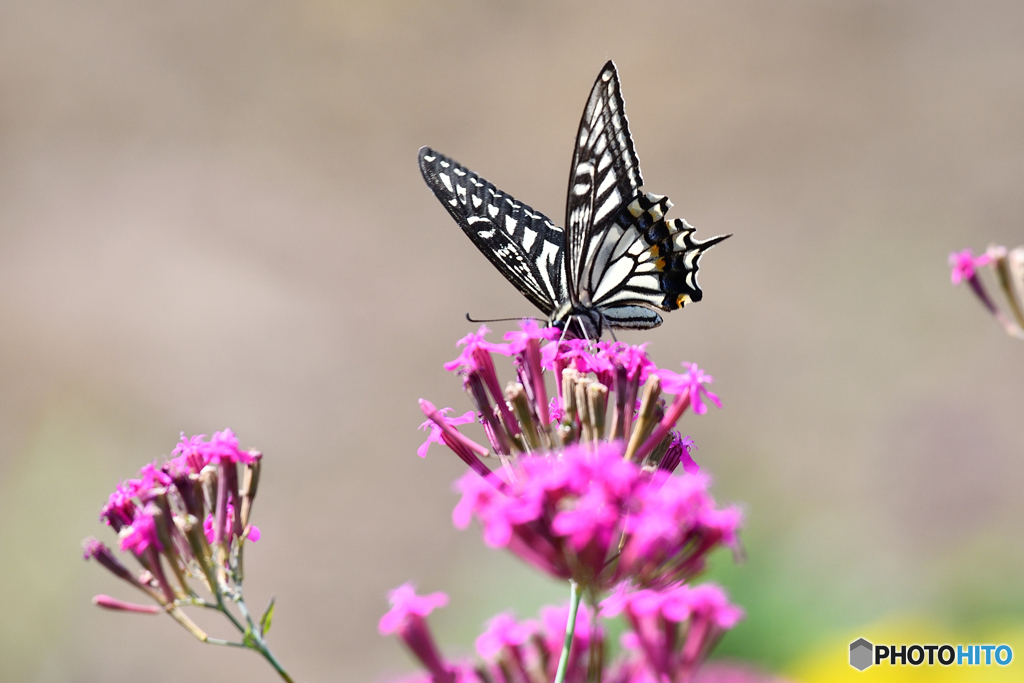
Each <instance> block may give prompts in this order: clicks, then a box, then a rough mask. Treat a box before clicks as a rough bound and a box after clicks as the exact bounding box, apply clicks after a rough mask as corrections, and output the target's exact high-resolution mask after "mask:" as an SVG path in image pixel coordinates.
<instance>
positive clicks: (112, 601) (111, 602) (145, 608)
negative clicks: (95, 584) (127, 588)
mask: <svg viewBox="0 0 1024 683" xmlns="http://www.w3.org/2000/svg"><path fill="white" fill-rule="evenodd" d="M92 604H94V605H97V606H99V607H103V608H104V609H111V610H120V611H122V612H138V613H140V614H160V612H163V609H161V608H160V607H158V606H156V605H139V604H136V603H134V602H124V601H123V600H118V599H117V598H112V597H110V596H109V595H94V596H93V598H92Z"/></svg>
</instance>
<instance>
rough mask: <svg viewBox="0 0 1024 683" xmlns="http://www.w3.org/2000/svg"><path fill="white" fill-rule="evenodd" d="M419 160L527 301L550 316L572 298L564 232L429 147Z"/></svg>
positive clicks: (461, 220)
mask: <svg viewBox="0 0 1024 683" xmlns="http://www.w3.org/2000/svg"><path fill="white" fill-rule="evenodd" d="M419 161H420V172H421V173H422V174H423V179H424V180H425V181H426V182H427V185H428V186H429V187H430V189H431V190H432V191H433V192H434V196H435V197H437V198H438V200H439V201H440V202H441V204H442V205H444V207H445V208H446V209H448V213H450V214H451V215H452V218H454V219H455V221H456V222H457V223H458V224H459V226H460V227H461V228H462V231H463V232H464V233H466V235H468V236H469V239H471V240H473V244H475V245H476V246H477V248H478V249H480V251H482V252H483V253H484V256H486V257H487V258H488V259H489V260H490V261H491V263H493V264H494V266H495V267H496V268H497V269H498V270H499V271H501V274H502V275H504V276H505V278H506V279H507V280H508V281H509V282H511V283H512V284H513V285H515V286H516V289H518V290H519V291H520V292H522V294H523V296H525V297H526V298H527V299H529V300H530V301H531V302H532V303H533V304H534V305H535V306H536V307H537V308H539V309H540V310H542V311H543V312H544V314H545V315H547V316H549V317H550V316H551V315H552V313H554V311H555V309H556V308H557V307H558V305H559V304H560V303H561V302H563V301H565V300H566V299H567V298H568V292H567V290H566V286H565V278H564V277H563V272H564V266H563V264H562V258H563V255H564V253H565V249H564V246H565V234H564V232H563V231H562V228H560V227H558V226H556V225H555V224H554V223H552V222H551V219H549V218H548V217H547V216H545V215H544V214H542V213H540V212H539V211H534V210H533V209H532V208H530V207H529V206H527V205H526V204H523V203H521V202H517V201H516V200H515V199H513V198H512V197H511V196H509V195H507V194H505V193H504V192H502V191H501V190H499V189H497V188H496V187H494V185H492V184H491V183H489V182H487V181H486V180H484V179H483V178H481V177H480V176H478V175H477V174H476V173H473V171H470V170H469V169H468V168H465V167H464V166H462V165H460V164H459V163H458V162H456V161H454V160H453V159H450V158H448V157H446V156H444V155H443V154H439V153H438V152H435V151H434V150H432V149H430V148H429V147H423V148H421V149H420V155H419Z"/></svg>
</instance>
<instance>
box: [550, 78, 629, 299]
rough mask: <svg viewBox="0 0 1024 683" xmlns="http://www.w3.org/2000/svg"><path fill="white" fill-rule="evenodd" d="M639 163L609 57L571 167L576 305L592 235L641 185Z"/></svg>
mask: <svg viewBox="0 0 1024 683" xmlns="http://www.w3.org/2000/svg"><path fill="white" fill-rule="evenodd" d="M643 184H644V181H643V178H642V177H641V176H640V162H639V160H638V159H637V158H636V151H635V150H634V149H633V138H632V137H631V136H630V134H629V124H628V123H627V121H626V113H625V109H624V105H623V102H622V90H621V88H620V87H619V75H618V73H617V72H616V70H615V64H614V63H613V62H611V61H609V62H608V63H607V64H605V65H604V68H602V69H601V73H600V74H599V75H598V77H597V81H596V82H595V83H594V87H593V88H592V89H591V91H590V97H589V98H588V99H587V106H586V107H585V108H584V109H583V116H582V118H581V119H580V128H579V132H578V133H577V134H576V148H575V150H574V151H573V155H572V166H571V167H570V168H569V192H568V197H567V198H566V200H565V227H566V234H567V240H566V244H567V245H568V249H569V254H568V256H567V261H566V275H567V279H568V281H569V295H570V296H571V297H572V300H573V303H574V304H578V303H580V297H581V295H585V294H586V280H587V279H588V277H587V272H586V271H587V268H586V266H587V261H586V259H587V256H588V247H589V242H590V241H591V236H592V235H594V234H595V233H600V232H602V231H604V230H605V229H607V227H608V226H609V225H610V224H611V223H612V221H614V220H615V218H616V217H617V216H618V214H619V212H620V211H621V210H622V207H623V206H624V205H625V204H627V203H629V202H630V201H632V200H633V198H634V197H635V196H636V194H637V192H638V191H639V190H640V186H641V185H643Z"/></svg>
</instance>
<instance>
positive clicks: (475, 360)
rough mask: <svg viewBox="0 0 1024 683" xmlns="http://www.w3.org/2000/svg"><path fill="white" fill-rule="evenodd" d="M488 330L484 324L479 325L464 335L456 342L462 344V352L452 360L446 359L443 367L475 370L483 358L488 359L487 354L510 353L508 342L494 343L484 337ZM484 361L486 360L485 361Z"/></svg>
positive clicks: (448, 369)
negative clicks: (475, 329) (477, 328)
mask: <svg viewBox="0 0 1024 683" xmlns="http://www.w3.org/2000/svg"><path fill="white" fill-rule="evenodd" d="M488 332H490V330H489V329H487V326H486V325H481V326H480V329H479V330H477V331H476V332H470V333H469V334H467V335H466V336H465V337H463V338H462V339H460V340H459V341H458V342H456V345H457V346H464V347H465V348H464V349H462V353H460V354H459V356H458V358H456V359H455V360H452V361H448V362H447V363H445V364H444V369H445V370H447V371H449V372H452V371H454V370H458V369H460V368H463V369H465V370H466V371H470V370H476V369H478V366H479V365H480V363H481V360H482V359H484V358H487V359H489V358H490V356H489V355H488V354H491V353H497V354H501V355H502V356H507V355H509V354H510V353H511V351H510V350H509V346H508V344H495V343H493V342H489V341H487V340H486V339H484V337H486V336H487V333H488ZM485 362H486V361H485Z"/></svg>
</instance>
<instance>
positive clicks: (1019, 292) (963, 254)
mask: <svg viewBox="0 0 1024 683" xmlns="http://www.w3.org/2000/svg"><path fill="white" fill-rule="evenodd" d="M949 266H950V269H951V270H950V280H952V282H953V284H954V285H959V284H960V283H961V282H966V283H967V284H968V286H969V287H970V288H971V291H972V292H974V295H975V296H976V297H977V298H978V300H979V301H980V302H981V305H982V306H984V307H985V309H986V310H988V312H989V313H991V314H992V315H993V317H995V319H996V320H998V321H999V324H1000V325H1002V326H1003V329H1004V330H1005V331H1006V333H1007V334H1009V335H1010V336H1012V337H1017V338H1018V339H1024V247H1017V248H1016V249H1013V250H1007V248H1006V247H1003V246H999V245H996V244H993V245H990V246H989V248H988V249H987V250H986V251H985V253H984V254H981V255H979V256H975V255H974V253H973V252H972V251H971V250H970V249H964V250H963V251H959V252H953V253H951V254H950V255H949ZM985 266H988V267H990V268H991V269H992V270H993V271H995V274H996V280H997V282H998V283H999V289H1000V290H1001V291H1002V294H1003V304H1004V305H1003V307H1002V308H1000V307H999V306H997V305H996V302H995V301H994V300H993V298H992V297H991V296H990V295H989V292H988V289H987V288H986V286H985V283H984V282H983V280H982V278H981V277H980V276H979V274H978V269H979V268H982V267H985ZM1004 310H1005V311H1008V312H1009V315H1008V314H1007V313H1006V312H1004Z"/></svg>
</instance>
